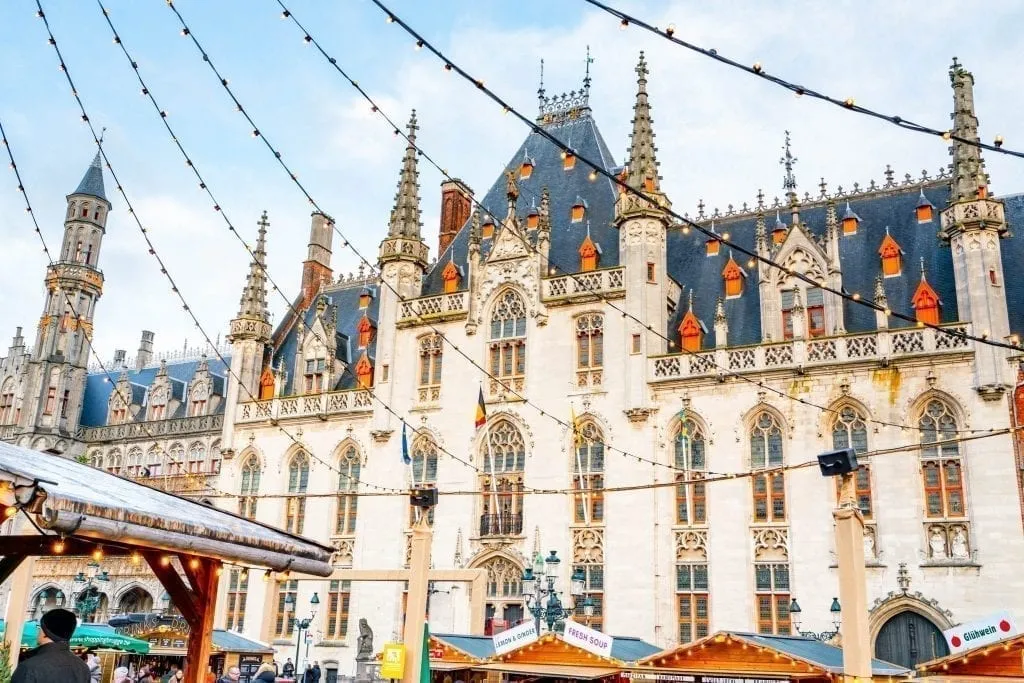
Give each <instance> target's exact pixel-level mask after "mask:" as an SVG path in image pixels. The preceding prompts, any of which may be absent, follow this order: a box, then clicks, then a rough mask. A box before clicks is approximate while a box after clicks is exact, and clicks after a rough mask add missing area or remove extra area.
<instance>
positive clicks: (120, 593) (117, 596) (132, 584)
mask: <svg viewBox="0 0 1024 683" xmlns="http://www.w3.org/2000/svg"><path fill="white" fill-rule="evenodd" d="M135 589H138V590H140V591H143V592H145V593H146V594H147V595H149V597H150V598H151V599H152V600H153V602H154V603H156V597H154V595H153V592H152V591H151V590H150V589H149V587H148V586H146V585H145V584H144V583H142V582H141V581H129V582H128V583H126V584H124V585H123V586H121V587H120V588H118V589H117V590H116V591H114V595H113V596H112V601H113V602H114V603H115V605H116V604H117V603H118V602H120V601H121V598H123V597H124V596H125V594H126V593H128V592H129V591H133V590H135Z"/></svg>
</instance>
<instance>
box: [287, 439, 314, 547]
mask: <svg viewBox="0 0 1024 683" xmlns="http://www.w3.org/2000/svg"><path fill="white" fill-rule="evenodd" d="M308 486H309V456H308V455H306V453H305V451H299V452H298V453H296V454H295V455H293V456H292V459H291V461H290V462H289V463H288V499H287V500H286V501H285V515H284V528H285V531H288V532H291V533H293V534H301V533H302V528H303V526H304V525H305V522H306V488H307V487H308Z"/></svg>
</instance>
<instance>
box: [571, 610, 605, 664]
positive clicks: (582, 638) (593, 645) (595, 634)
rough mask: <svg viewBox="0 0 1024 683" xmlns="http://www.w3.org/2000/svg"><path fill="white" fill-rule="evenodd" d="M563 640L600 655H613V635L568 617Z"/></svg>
mask: <svg viewBox="0 0 1024 683" xmlns="http://www.w3.org/2000/svg"><path fill="white" fill-rule="evenodd" d="M562 640H564V641H565V642H567V643H569V644H570V645H575V646H576V647H578V648H580V649H581V650H586V651H587V652H590V653H591V654H595V655H600V656H601V657H611V656H612V637H611V636H608V635H605V634H603V633H601V632H600V631H595V630H594V629H592V628H590V627H589V626H584V625H583V624H577V623H576V622H575V621H572V620H571V619H567V620H566V622H565V632H564V633H563V634H562Z"/></svg>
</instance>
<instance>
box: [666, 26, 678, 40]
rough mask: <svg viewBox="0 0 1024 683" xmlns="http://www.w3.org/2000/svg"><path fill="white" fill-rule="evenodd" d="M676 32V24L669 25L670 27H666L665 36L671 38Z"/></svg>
mask: <svg viewBox="0 0 1024 683" xmlns="http://www.w3.org/2000/svg"><path fill="white" fill-rule="evenodd" d="M675 32H676V25H675V24H669V25H668V26H666V27H665V35H666V36H668V37H669V38H671V37H672V36H673V35H674V34H675Z"/></svg>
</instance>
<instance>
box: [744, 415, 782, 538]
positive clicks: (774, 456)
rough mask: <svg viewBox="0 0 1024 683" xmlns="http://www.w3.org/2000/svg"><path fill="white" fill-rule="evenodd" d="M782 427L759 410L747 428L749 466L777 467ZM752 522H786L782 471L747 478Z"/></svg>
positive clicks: (765, 468)
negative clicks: (748, 434) (750, 497)
mask: <svg viewBox="0 0 1024 683" xmlns="http://www.w3.org/2000/svg"><path fill="white" fill-rule="evenodd" d="M782 464H783V455H782V427H781V425H780V424H779V422H778V420H777V419H776V418H775V416H774V415H773V414H772V413H770V412H768V411H763V412H761V413H760V414H758V416H757V417H756V418H755V419H754V424H753V426H752V427H751V429H750V468H751V469H752V470H755V471H757V470H767V469H772V468H775V467H781V466H782ZM751 487H752V492H753V498H754V521H755V522H785V521H786V479H785V476H784V474H783V473H782V472H762V473H759V474H755V475H754V476H753V477H751Z"/></svg>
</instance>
